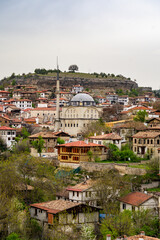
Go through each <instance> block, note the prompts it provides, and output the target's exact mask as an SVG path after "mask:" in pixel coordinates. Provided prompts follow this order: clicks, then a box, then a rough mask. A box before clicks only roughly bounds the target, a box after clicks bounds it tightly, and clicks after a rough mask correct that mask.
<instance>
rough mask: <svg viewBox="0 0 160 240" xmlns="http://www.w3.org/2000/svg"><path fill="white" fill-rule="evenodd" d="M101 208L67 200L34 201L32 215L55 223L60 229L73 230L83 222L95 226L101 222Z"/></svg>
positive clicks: (50, 223)
mask: <svg viewBox="0 0 160 240" xmlns="http://www.w3.org/2000/svg"><path fill="white" fill-rule="evenodd" d="M99 210H100V209H99V208H96V207H93V206H87V205H86V204H83V203H76V202H71V201H65V200H61V199H60V200H53V201H50V202H43V203H34V204H31V205H30V215H31V217H32V218H35V219H37V220H39V221H40V222H41V223H43V225H44V224H46V225H51V226H52V225H53V226H54V225H55V226H57V227H58V228H59V230H60V231H73V225H74V227H78V228H80V227H81V226H82V225H83V224H89V225H91V226H93V227H94V226H95V225H96V224H97V223H98V222H99Z"/></svg>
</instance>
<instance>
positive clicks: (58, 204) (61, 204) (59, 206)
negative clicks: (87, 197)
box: [30, 199, 82, 213]
mask: <svg viewBox="0 0 160 240" xmlns="http://www.w3.org/2000/svg"><path fill="white" fill-rule="evenodd" d="M81 204H82V203H75V202H71V201H66V200H62V199H60V200H53V201H50V202H43V203H34V204H31V205H30V206H31V207H36V208H40V209H44V210H47V211H48V212H50V213H57V212H61V211H65V210H67V209H69V208H72V207H75V206H78V205H81Z"/></svg>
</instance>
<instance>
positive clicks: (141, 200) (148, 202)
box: [119, 192, 158, 215]
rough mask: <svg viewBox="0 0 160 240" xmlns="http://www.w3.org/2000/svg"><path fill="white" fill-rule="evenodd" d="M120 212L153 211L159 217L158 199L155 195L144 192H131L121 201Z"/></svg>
mask: <svg viewBox="0 0 160 240" xmlns="http://www.w3.org/2000/svg"><path fill="white" fill-rule="evenodd" d="M119 201H120V211H121V212H122V211H124V210H130V211H134V210H142V209H144V210H146V209H150V210H153V212H154V213H155V214H157V215H158V199H157V198H156V197H154V196H153V195H149V194H146V193H142V192H131V193H129V194H127V195H126V196H124V197H122V198H120V199H119Z"/></svg>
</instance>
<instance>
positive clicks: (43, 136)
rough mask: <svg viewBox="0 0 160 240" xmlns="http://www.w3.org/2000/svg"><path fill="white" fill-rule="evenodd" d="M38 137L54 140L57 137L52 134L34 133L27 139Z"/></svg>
mask: <svg viewBox="0 0 160 240" xmlns="http://www.w3.org/2000/svg"><path fill="white" fill-rule="evenodd" d="M39 136H41V137H42V138H55V139H57V137H56V136H55V135H54V134H53V133H52V132H39V133H35V134H33V135H30V136H29V138H38V137H39Z"/></svg>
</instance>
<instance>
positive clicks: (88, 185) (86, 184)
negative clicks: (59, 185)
mask: <svg viewBox="0 0 160 240" xmlns="http://www.w3.org/2000/svg"><path fill="white" fill-rule="evenodd" d="M93 184H94V181H93V180H91V179H89V180H87V181H86V182H81V183H79V184H77V185H75V186H71V187H67V188H66V190H68V191H77V192H83V191H86V190H87V189H89V188H91V187H92V186H93Z"/></svg>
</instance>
